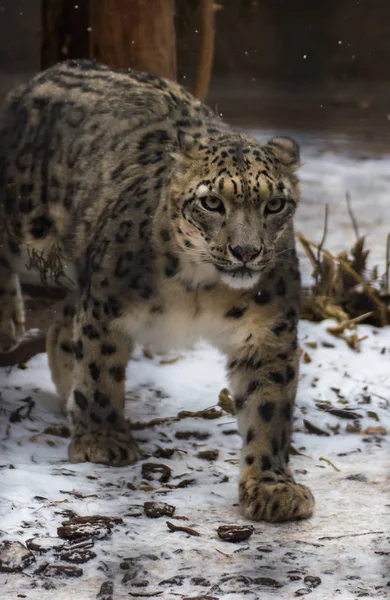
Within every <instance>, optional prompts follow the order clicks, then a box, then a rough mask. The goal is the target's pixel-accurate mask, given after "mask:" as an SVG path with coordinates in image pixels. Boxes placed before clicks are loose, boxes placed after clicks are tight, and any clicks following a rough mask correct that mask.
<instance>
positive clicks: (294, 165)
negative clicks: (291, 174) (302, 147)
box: [267, 136, 300, 171]
mask: <svg viewBox="0 0 390 600" xmlns="http://www.w3.org/2000/svg"><path fill="white" fill-rule="evenodd" d="M267 145H268V146H271V148H272V151H273V153H274V154H275V156H276V158H277V159H278V161H279V162H281V163H282V165H284V166H285V167H289V168H290V169H292V170H293V171H295V170H296V169H298V168H299V167H300V162H299V154H300V153H299V146H298V144H297V142H296V141H295V140H293V139H292V138H290V137H287V136H286V137H284V136H278V137H274V138H272V139H271V140H270V141H269V142H268V144H267Z"/></svg>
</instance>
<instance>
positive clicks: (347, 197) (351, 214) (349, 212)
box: [345, 192, 360, 240]
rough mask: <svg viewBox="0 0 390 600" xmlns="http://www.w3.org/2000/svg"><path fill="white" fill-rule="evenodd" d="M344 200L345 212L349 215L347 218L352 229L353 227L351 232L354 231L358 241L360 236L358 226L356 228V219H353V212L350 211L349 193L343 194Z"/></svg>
mask: <svg viewBox="0 0 390 600" xmlns="http://www.w3.org/2000/svg"><path fill="white" fill-rule="evenodd" d="M345 199H346V202H347V210H348V214H349V216H350V219H351V222H352V227H353V230H354V232H355V236H356V239H357V240H358V239H359V237H360V236H359V226H358V224H357V220H356V217H355V215H354V214H353V211H352V206H351V195H350V193H349V192H346V194H345Z"/></svg>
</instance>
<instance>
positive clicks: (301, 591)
mask: <svg viewBox="0 0 390 600" xmlns="http://www.w3.org/2000/svg"><path fill="white" fill-rule="evenodd" d="M308 594H311V590H310V589H309V588H300V589H299V590H297V591H296V592H295V594H294V596H307V595H308Z"/></svg>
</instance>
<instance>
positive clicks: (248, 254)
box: [229, 244, 261, 263]
mask: <svg viewBox="0 0 390 600" xmlns="http://www.w3.org/2000/svg"><path fill="white" fill-rule="evenodd" d="M229 250H230V252H231V253H232V254H233V256H234V257H235V258H238V260H241V261H242V262H243V263H247V262H249V261H250V260H253V259H254V258H256V257H257V256H259V254H260V252H261V248H255V247H254V246H231V245H230V244H229Z"/></svg>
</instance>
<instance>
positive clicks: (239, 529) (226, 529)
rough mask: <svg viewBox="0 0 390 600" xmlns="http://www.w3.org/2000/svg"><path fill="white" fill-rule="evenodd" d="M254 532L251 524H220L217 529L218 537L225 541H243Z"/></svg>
mask: <svg viewBox="0 0 390 600" xmlns="http://www.w3.org/2000/svg"><path fill="white" fill-rule="evenodd" d="M253 532H254V528H253V526H252V525H221V526H220V527H218V529H217V534H218V537H220V538H221V540H224V541H225V542H233V543H236V542H243V541H244V540H247V539H248V538H250V537H251V535H252V534H253Z"/></svg>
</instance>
